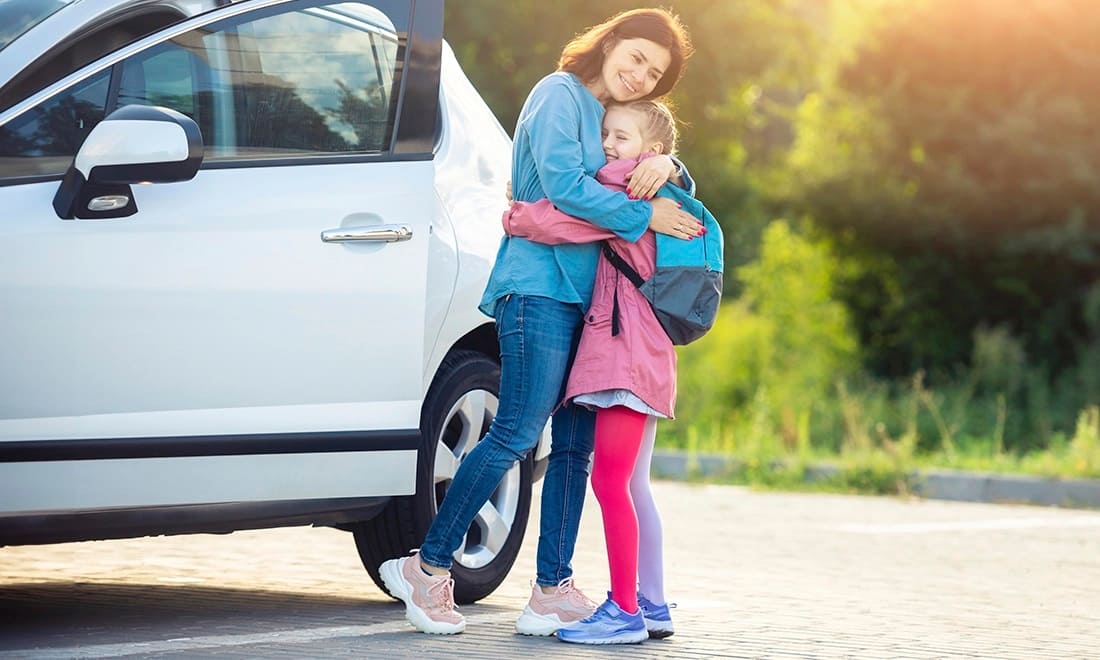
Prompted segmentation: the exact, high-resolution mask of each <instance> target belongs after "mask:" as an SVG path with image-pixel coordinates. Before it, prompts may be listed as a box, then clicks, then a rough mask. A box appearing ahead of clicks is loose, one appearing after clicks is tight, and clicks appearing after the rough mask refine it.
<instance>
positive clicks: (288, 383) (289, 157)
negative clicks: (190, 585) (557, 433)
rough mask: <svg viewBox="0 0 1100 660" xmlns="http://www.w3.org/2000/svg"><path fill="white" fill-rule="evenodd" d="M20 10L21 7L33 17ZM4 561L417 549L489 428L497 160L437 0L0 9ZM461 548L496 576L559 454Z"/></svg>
mask: <svg viewBox="0 0 1100 660" xmlns="http://www.w3.org/2000/svg"><path fill="white" fill-rule="evenodd" d="M25 10H27V11H25ZM0 26H4V27H3V28H0V545H19V544H37V543H52V542H65V541H77V540H91V539H107V538H123V537H133V536H146V535H158V534H177V533H193V532H229V531H233V530H238V529H248V528H261V527H273V526H281V525H304V524H316V525H329V526H336V527H340V528H342V529H347V530H349V531H352V532H354V538H355V542H356V545H357V547H358V550H359V554H360V556H361V557H362V560H363V563H364V565H365V566H366V568H367V570H368V571H369V573H370V575H371V577H372V578H374V579H375V581H376V582H378V573H377V568H378V565H379V564H380V563H381V562H382V561H384V560H385V559H387V558H390V557H394V556H398V555H401V554H404V553H406V552H408V551H409V550H410V549H411V548H413V547H415V546H416V545H418V544H419V543H420V541H421V540H422V538H423V535H424V532H425V531H426V530H427V527H428V525H429V524H430V522H431V520H432V518H433V516H434V515H435V511H436V505H437V503H438V502H440V501H441V499H442V496H443V494H444V493H445V492H446V488H447V486H448V485H449V483H450V479H451V477H452V476H453V475H454V472H455V470H456V468H457V466H458V465H459V463H460V462H461V461H462V459H463V457H464V456H465V455H466V454H467V453H468V452H469V451H470V449H471V448H472V447H473V446H474V445H475V444H476V443H477V442H478V441H479V440H480V439H481V437H482V436H483V435H484V433H485V432H486V430H487V429H488V426H489V423H490V421H491V420H492V418H493V414H494V412H495V409H496V393H497V391H498V389H497V388H498V384H499V383H498V379H499V362H498V361H499V350H498V346H497V343H496V333H495V330H494V327H493V324H492V322H491V319H488V318H487V317H485V316H484V315H482V314H481V313H480V312H479V311H478V310H477V303H478V301H479V298H480V296H481V293H482V290H483V287H484V284H485V281H486V279H487V277H488V273H489V269H490V268H491V266H492V263H493V258H494V255H495V252H496V249H497V247H498V244H499V240H500V236H501V227H500V214H501V212H502V210H503V209H504V207H505V205H506V203H507V202H506V199H505V187H506V181H507V179H508V177H509V169H510V164H509V163H510V149H511V143H510V140H509V138H508V136H507V134H506V133H505V132H504V131H503V130H502V129H501V127H500V125H499V123H498V122H497V121H496V119H495V118H494V117H493V115H492V113H491V112H490V110H489V109H488V108H487V107H486V106H485V104H484V102H483V101H482V100H481V98H480V96H479V95H478V93H477V92H476V90H475V89H474V88H473V87H472V85H471V84H470V82H469V81H468V80H467V78H466V77H465V75H464V74H463V73H462V71H461V69H460V68H459V65H458V64H457V62H456V61H455V58H454V55H453V53H452V52H451V50H450V48H449V47H448V46H447V44H446V42H445V41H443V38H442V27H443V6H442V2H441V1H435V2H431V1H423V0H422V1H417V2H413V1H412V0H363V1H346V2H337V1H333V0H298V1H288V0H244V1H241V2H232V3H230V2H226V1H225V0H221V1H213V0H208V1H190V2H186V1H176V2H169V1H158V0H145V1H142V0H134V1H130V2H123V1H98V2H72V1H71V0H33V1H27V0H6V1H5V2H0ZM548 442H549V439H548V434H544V437H543V440H542V442H541V443H540V446H539V449H538V450H537V452H535V455H534V456H531V457H529V458H528V459H527V460H526V461H522V462H520V463H519V464H517V465H516V466H515V467H514V468H513V469H512V471H511V472H509V473H508V475H507V476H506V477H505V479H504V480H503V481H502V483H501V486H500V488H499V489H498V490H497V492H496V493H495V494H494V497H493V499H492V501H491V502H490V503H489V504H488V505H486V507H484V508H483V509H482V511H481V514H480V515H479V518H478V520H476V521H475V523H474V524H473V525H472V526H471V528H470V531H469V533H468V536H467V541H466V544H465V545H464V547H463V548H461V549H460V550H459V551H458V552H457V553H456V555H455V556H456V560H457V565H456V570H455V579H456V598H457V599H458V600H459V601H460V602H471V601H474V600H477V599H479V598H482V597H484V596H485V595H487V594H488V593H490V592H491V591H492V590H493V589H494V588H495V587H496V586H497V585H498V584H499V583H500V582H501V581H502V580H503V579H504V577H505V575H506V574H507V571H508V569H509V568H510V567H511V565H512V562H513V561H514V559H515V556H516V553H517V552H518V549H519V546H520V543H521V541H522V538H523V534H524V530H525V528H526V524H527V517H528V511H529V507H530V499H531V483H532V481H533V480H534V479H536V478H537V477H538V476H540V474H541V471H542V466H543V465H544V463H545V456H546V454H547V453H548Z"/></svg>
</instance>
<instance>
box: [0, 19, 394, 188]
mask: <svg viewBox="0 0 1100 660" xmlns="http://www.w3.org/2000/svg"><path fill="white" fill-rule="evenodd" d="M372 5H379V6H385V7H387V12H383V11H381V10H379V9H377V8H376V7H375V6H372ZM407 5H408V3H407V2H391V1H390V0H377V1H376V2H372V3H371V4H366V3H363V2H335V3H324V2H301V3H299V2H295V3H288V4H287V5H278V6H276V7H274V8H269V9H267V10H263V11H257V12H251V13H247V14H243V15H240V16H236V17H233V18H230V19H226V20H223V21H219V22H216V23H213V24H210V25H207V26H204V27H202V28H199V29H195V30H191V31H189V32H186V33H184V34H182V35H179V36H177V37H175V38H173V39H170V40H167V41H164V42H162V43H160V44H157V45H155V46H152V47H150V48H148V49H146V50H144V51H142V52H140V53H138V54H136V55H133V56H131V57H129V58H127V59H125V60H123V61H121V62H119V63H118V64H116V65H115V66H113V67H111V68H110V69H109V70H104V71H102V72H100V73H97V74H95V75H94V76H92V77H90V78H88V79H85V80H84V81H82V82H80V83H78V84H76V85H74V86H72V87H70V88H69V89H66V90H65V91H63V92H61V93H59V94H57V95H55V96H54V97H52V98H51V99H49V100H47V101H45V102H43V103H41V104H40V105H38V106H37V107H35V108H32V109H31V110H29V111H27V112H24V113H23V114H21V115H20V116H19V117H17V118H15V119H13V120H12V121H9V122H8V123H7V124H5V125H4V126H0V179H3V178H9V177H27V176H39V175H60V174H63V173H64V172H65V170H66V169H67V168H68V166H69V164H70V163H71V162H72V158H73V157H74V156H75V154H76V151H77V150H78V149H79V148H80V145H81V144H82V143H83V141H84V138H86V137H87V135H88V133H89V132H90V131H91V129H92V127H93V126H94V125H95V124H96V123H98V122H99V121H101V120H102V119H103V117H104V116H105V115H106V114H109V112H110V110H114V109H115V108H118V107H122V106H125V105H131V104H140V105H162V106H167V107H170V108H173V109H175V110H178V111H180V112H182V113H183V114H186V115H188V116H189V117H191V118H192V119H194V120H195V121H196V123H198V125H199V128H200V130H201V132H202V136H203V145H204V148H205V154H204V160H205V161H206V162H214V161H235V160H248V159H259V158H285V157H303V156H305V157H309V156H332V155H336V154H382V153H385V152H387V151H388V150H389V149H390V145H391V142H392V137H393V131H394V126H395V117H396V109H397V105H398V104H397V93H398V90H399V89H400V85H401V71H402V66H401V62H402V60H403V58H404V47H405V40H406V34H405V32H404V29H405V26H407V24H408V20H409V17H408V7H407ZM401 12H404V13H401ZM112 76H116V77H117V81H116V80H112Z"/></svg>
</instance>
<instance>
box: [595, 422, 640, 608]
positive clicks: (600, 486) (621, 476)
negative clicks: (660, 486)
mask: <svg viewBox="0 0 1100 660" xmlns="http://www.w3.org/2000/svg"><path fill="white" fill-rule="evenodd" d="M648 417H649V416H648V415H645V414H644V413H640V412H637V411H635V410H631V409H630V408H626V407H624V406H615V407H613V408H605V409H602V410H600V411H599V412H597V413H596V458H595V461H594V463H593V466H592V490H593V491H594V492H595V493H596V499H597V500H599V502H600V510H601V511H602V512H603V530H604V540H605V543H606V544H607V562H608V566H609V568H610V570H611V600H613V601H615V603H616V604H617V605H618V606H619V607H620V608H622V610H623V611H624V612H627V613H628V614H634V613H635V612H637V611H638V599H637V591H636V586H635V582H634V580H635V578H636V577H637V575H638V518H637V516H636V514H635V512H634V502H633V500H632V498H631V494H630V475H631V474H632V473H633V472H634V464H635V462H636V461H637V459H638V449H639V447H640V446H641V444H642V435H643V432H644V430H645V423H646V419H647V418H648Z"/></svg>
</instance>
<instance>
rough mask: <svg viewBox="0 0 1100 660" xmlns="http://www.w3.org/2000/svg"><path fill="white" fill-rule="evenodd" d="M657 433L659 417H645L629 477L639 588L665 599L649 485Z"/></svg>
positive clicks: (656, 518)
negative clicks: (632, 503) (634, 524)
mask: <svg viewBox="0 0 1100 660" xmlns="http://www.w3.org/2000/svg"><path fill="white" fill-rule="evenodd" d="M656 437H657V418H656V417H649V418H648V419H647V420H646V424H645V431H644V433H643V436H642V445H641V449H640V451H639V452H638V461H637V462H636V463H635V465H634V474H633V475H632V476H631V477H630V495H631V497H632V498H633V500H634V508H635V510H636V512H637V516H638V591H640V592H642V593H643V594H645V595H646V598H648V599H649V600H650V601H652V602H654V603H656V604H658V605H661V604H663V603H664V602H665V578H664V560H663V558H662V551H661V546H662V543H663V540H662V533H661V516H660V514H659V513H658V512H657V503H656V502H655V501H654V499H653V491H652V490H650V488H649V468H650V463H651V462H652V460H653V444H654V441H655V440H656Z"/></svg>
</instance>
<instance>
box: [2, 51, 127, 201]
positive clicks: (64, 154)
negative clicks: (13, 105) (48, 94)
mask: <svg viewBox="0 0 1100 660" xmlns="http://www.w3.org/2000/svg"><path fill="white" fill-rule="evenodd" d="M109 88H110V71H101V72H100V73H98V74H96V75H94V76H92V77H90V78H87V79H85V80H83V81H81V82H80V83H78V84H76V85H74V86H73V87H70V88H69V89H67V90H65V91H64V92H62V93H61V94H58V95H56V96H54V97H53V98H51V99H50V100H48V101H46V102H45V103H41V104H39V105H38V106H36V107H34V108H32V109H31V110H30V111H29V112H25V113H23V114H22V115H20V116H19V117H16V118H15V119H14V120H12V121H10V122H8V123H7V124H5V125H4V126H2V127H0V179H3V178H7V177H22V176H34V175H39V174H59V173H64V172H65V170H66V169H68V168H69V165H70V164H71V163H72V160H73V156H74V155H75V154H76V151H77V149H79V148H80V145H81V144H83V143H84V138H86V137H88V133H90V132H91V131H92V128H94V127H95V125H96V124H98V123H99V122H100V121H102V120H103V117H104V108H105V107H106V105H107V93H108V91H109Z"/></svg>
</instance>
